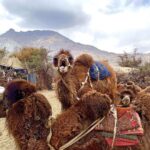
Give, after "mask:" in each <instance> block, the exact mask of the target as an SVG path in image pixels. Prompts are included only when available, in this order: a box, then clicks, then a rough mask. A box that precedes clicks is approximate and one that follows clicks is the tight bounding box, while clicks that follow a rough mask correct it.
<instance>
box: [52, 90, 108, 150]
mask: <svg viewBox="0 0 150 150" xmlns="http://www.w3.org/2000/svg"><path fill="white" fill-rule="evenodd" d="M81 99H82V100H81V101H78V102H77V103H76V104H74V105H73V106H71V107H70V108H69V109H67V110H66V111H64V112H63V113H62V114H60V115H59V116H58V117H57V118H56V120H55V122H54V123H53V124H52V126H51V128H52V137H51V140H50V144H51V146H53V147H54V149H55V150H58V149H59V148H60V147H61V146H62V145H64V144H65V143H67V142H68V141H69V140H71V139H72V138H73V137H75V136H76V135H78V134H79V133H80V132H81V131H82V130H84V129H85V128H86V127H88V126H89V125H90V124H91V123H92V122H93V121H94V120H96V119H98V118H99V117H100V118H102V117H103V116H106V115H107V114H108V112H109V109H110V103H111V100H110V98H109V97H108V96H107V95H104V94H101V93H99V92H96V91H89V92H87V93H86V94H85V95H84V96H83V97H82V98H81ZM107 147H108V145H107V143H106V141H105V139H104V138H103V137H102V136H101V135H100V134H98V132H97V131H92V132H90V133H89V134H88V135H87V136H86V137H84V138H83V139H81V140H80V141H78V142H76V143H75V144H73V145H72V146H70V147H69V148H67V150H102V149H103V150H106V148H107Z"/></svg>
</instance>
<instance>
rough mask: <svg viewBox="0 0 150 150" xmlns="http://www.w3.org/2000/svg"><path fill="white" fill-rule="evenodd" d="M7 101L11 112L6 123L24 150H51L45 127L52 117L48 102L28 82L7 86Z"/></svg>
mask: <svg viewBox="0 0 150 150" xmlns="http://www.w3.org/2000/svg"><path fill="white" fill-rule="evenodd" d="M4 98H5V99H4V101H5V102H7V106H8V112H7V116H6V123H7V128H8V130H9V133H10V134H12V135H13V137H14V139H15V141H16V144H17V146H18V147H19V148H20V149H21V150H48V149H49V147H48V146H47V142H46V140H47V136H48V134H49V129H48V128H46V124H47V121H48V118H49V116H51V115H52V112H51V106H50V104H49V103H48V101H47V99H46V98H45V97H44V96H43V95H41V94H39V93H37V92H36V88H35V86H34V85H32V84H31V83H28V82H27V81H25V80H14V81H12V82H10V83H9V84H8V85H7V86H6V90H5V95H4Z"/></svg>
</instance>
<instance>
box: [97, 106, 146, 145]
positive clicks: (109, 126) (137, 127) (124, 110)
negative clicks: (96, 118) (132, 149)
mask: <svg viewBox="0 0 150 150" xmlns="http://www.w3.org/2000/svg"><path fill="white" fill-rule="evenodd" d="M116 110H117V120H118V121H117V133H116V138H115V142H114V146H134V145H137V144H139V138H138V137H139V136H142V135H143V134H144V130H143V128H142V123H141V120H140V117H139V115H138V113H137V112H135V110H133V109H132V108H131V107H116ZM114 125H115V119H114V116H113V114H112V113H109V115H108V116H107V117H106V119H105V120H104V121H103V122H102V123H101V124H99V125H98V126H97V127H96V128H95V130H98V131H100V134H101V135H102V136H104V137H105V139H106V141H107V143H108V144H109V145H110V146H111V144H112V142H113V134H114Z"/></svg>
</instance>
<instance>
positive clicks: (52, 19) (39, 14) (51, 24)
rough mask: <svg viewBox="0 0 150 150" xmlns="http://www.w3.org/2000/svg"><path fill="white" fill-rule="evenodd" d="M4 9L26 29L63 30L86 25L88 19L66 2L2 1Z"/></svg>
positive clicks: (38, 0) (79, 8)
mask: <svg viewBox="0 0 150 150" xmlns="http://www.w3.org/2000/svg"><path fill="white" fill-rule="evenodd" d="M2 4H3V6H4V7H5V9H6V10H7V11H8V12H9V13H10V14H11V15H14V16H16V17H19V18H20V22H19V25H20V26H22V27H26V28H42V29H50V28H51V29H64V28H70V27H74V26H80V25H84V24H86V23H87V22H88V21H89V20H90V17H89V16H88V15H87V14H86V13H84V12H83V11H82V7H80V6H79V5H77V4H76V5H75V4H71V3H69V1H67V0H63V1H60V0H55V1H54V0H36V1H31V0H21V1H20V0H13V1H10V0H3V2H2Z"/></svg>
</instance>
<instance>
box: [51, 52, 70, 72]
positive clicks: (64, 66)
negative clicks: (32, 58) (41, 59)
mask: <svg viewBox="0 0 150 150" xmlns="http://www.w3.org/2000/svg"><path fill="white" fill-rule="evenodd" d="M72 63H73V57H72V55H71V54H70V53H69V51H65V50H61V51H60V52H59V53H58V54H57V55H56V56H55V57H54V59H53V64H54V66H55V67H57V68H58V71H59V73H60V74H65V73H67V72H68V71H69V69H70V67H71V65H72Z"/></svg>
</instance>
